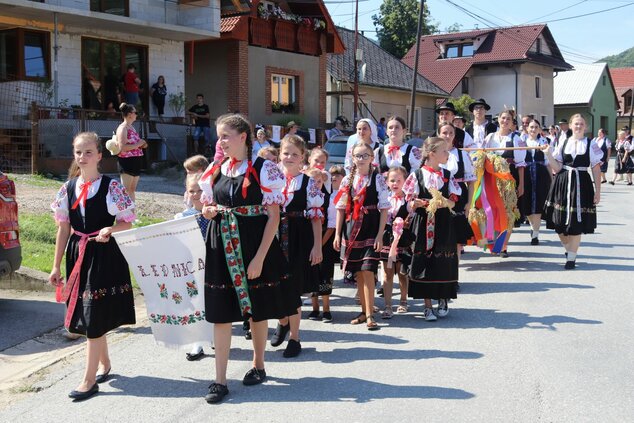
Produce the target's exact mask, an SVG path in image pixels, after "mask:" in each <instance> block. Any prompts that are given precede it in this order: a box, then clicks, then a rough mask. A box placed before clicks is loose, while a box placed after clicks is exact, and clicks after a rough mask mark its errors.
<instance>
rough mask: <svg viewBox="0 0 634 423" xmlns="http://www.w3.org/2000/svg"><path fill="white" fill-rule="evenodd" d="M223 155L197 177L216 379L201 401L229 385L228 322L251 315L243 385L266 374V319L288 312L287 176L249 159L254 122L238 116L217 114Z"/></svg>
mask: <svg viewBox="0 0 634 423" xmlns="http://www.w3.org/2000/svg"><path fill="white" fill-rule="evenodd" d="M216 127H217V132H218V144H220V146H221V148H222V150H223V152H224V154H225V155H226V158H225V159H224V160H223V161H222V162H219V163H216V164H212V165H211V166H210V167H209V168H208V169H207V170H206V171H205V172H204V173H203V176H202V178H201V179H200V183H199V184H200V187H201V188H202V190H203V197H202V199H201V201H202V202H203V204H204V205H205V206H204V207H203V216H205V217H206V218H208V219H211V223H210V226H209V233H208V234H207V240H206V246H207V256H206V263H205V314H206V319H207V321H208V322H211V323H214V346H215V350H216V353H215V355H216V380H215V382H213V383H212V384H211V385H210V386H209V393H208V394H207V395H206V397H205V400H206V401H207V402H209V403H216V402H220V401H222V399H223V398H224V396H225V395H227V394H228V393H229V391H228V389H227V364H228V361H229V350H230V347H231V323H232V322H242V321H244V320H245V319H249V318H250V319H251V331H252V336H253V367H252V369H251V370H249V371H248V372H247V373H246V375H245V376H244V379H243V381H242V382H243V383H244V384H245V385H255V384H258V383H262V382H264V381H265V379H266V372H265V370H264V350H265V347H266V338H267V332H268V327H267V319H281V318H283V317H285V316H288V315H289V310H290V309H291V305H290V304H287V301H286V299H287V298H288V294H287V292H288V290H289V289H291V287H290V283H289V281H288V280H287V266H288V265H287V262H286V259H285V258H284V255H283V253H282V249H281V247H280V244H279V241H278V240H277V238H276V236H275V235H276V233H277V229H278V225H279V217H280V209H279V207H280V205H281V204H283V203H284V196H283V195H282V189H283V188H284V183H285V178H284V175H283V174H282V172H281V171H280V170H279V168H278V167H277V166H276V165H275V163H272V162H269V161H266V160H264V159H262V158H259V157H258V158H257V159H256V160H255V162H251V160H250V159H251V157H252V153H251V146H252V144H251V124H250V123H249V121H247V120H246V118H244V117H243V116H242V115H239V114H229V115H224V116H220V117H218V118H217V120H216Z"/></svg>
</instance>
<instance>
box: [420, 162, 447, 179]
mask: <svg viewBox="0 0 634 423" xmlns="http://www.w3.org/2000/svg"><path fill="white" fill-rule="evenodd" d="M423 169H425V170H427V171H428V172H429V173H434V174H436V175H438V176H440V178H441V179H442V181H443V182H447V178H445V175H444V174H443V171H442V169H439V170H436V169H434V168H433V167H430V166H427V165H425V166H423Z"/></svg>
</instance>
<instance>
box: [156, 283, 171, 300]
mask: <svg viewBox="0 0 634 423" xmlns="http://www.w3.org/2000/svg"><path fill="white" fill-rule="evenodd" d="M156 284H157V285H158V287H159V294H160V296H161V298H165V299H167V296H168V294H167V288H165V284H164V283H158V282H157V283H156Z"/></svg>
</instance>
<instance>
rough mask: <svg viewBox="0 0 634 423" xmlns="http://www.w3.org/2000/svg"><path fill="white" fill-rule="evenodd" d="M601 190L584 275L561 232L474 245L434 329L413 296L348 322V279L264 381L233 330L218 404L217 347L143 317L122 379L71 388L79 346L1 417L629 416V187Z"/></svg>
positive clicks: (271, 351)
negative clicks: (191, 349) (494, 251)
mask: <svg viewBox="0 0 634 423" xmlns="http://www.w3.org/2000/svg"><path fill="white" fill-rule="evenodd" d="M603 187H604V193H603V199H602V204H601V205H600V207H599V216H598V220H599V227H598V230H597V233H596V234H594V235H588V236H585V237H584V238H583V240H582V247H581V250H580V254H579V257H578V260H577V261H578V268H577V269H576V270H574V271H564V270H563V264H564V258H563V249H562V247H561V246H560V244H559V243H558V241H557V240H556V235H555V234H554V233H552V232H551V231H543V232H542V235H541V236H540V239H541V241H542V243H541V245H539V246H536V247H535V246H531V245H529V241H530V239H529V230H528V227H527V226H523V227H522V228H521V229H520V230H518V231H517V232H516V233H515V234H514V235H513V238H512V240H511V244H510V247H509V252H510V254H511V257H509V258H508V259H501V258H497V257H491V256H489V255H486V254H484V253H482V252H480V251H477V250H476V249H475V248H469V249H468V253H467V254H466V255H465V256H464V260H463V263H462V265H461V272H460V277H461V281H462V283H461V287H462V289H461V292H460V293H459V298H458V299H457V300H455V301H453V302H452V303H451V304H450V314H449V316H448V317H447V318H445V319H442V320H438V321H437V322H435V323H428V322H425V321H424V320H423V319H422V307H421V304H420V302H418V301H417V302H415V303H414V305H413V306H412V305H411V306H410V313H408V314H407V315H403V316H401V315H396V316H395V317H394V318H393V319H392V320H390V321H379V324H380V325H381V330H379V331H378V332H368V331H367V330H366V329H365V327H363V326H351V325H349V324H348V323H347V322H348V321H349V320H350V319H351V318H352V317H354V315H355V314H356V312H357V306H355V305H354V302H353V300H352V297H353V294H354V292H353V290H352V289H350V288H349V287H342V286H339V287H338V288H337V289H336V290H335V292H334V295H333V301H332V303H333V314H334V318H335V322H334V323H333V324H326V323H322V322H313V321H308V320H303V321H302V332H301V339H302V345H303V347H304V351H303V353H302V354H301V355H300V356H299V357H297V358H295V359H285V358H283V357H282V350H283V347H284V345H283V346H282V347H280V348H272V347H270V346H268V347H267V367H266V370H267V373H268V374H269V379H268V381H267V383H265V384H264V385H261V386H254V387H246V386H243V385H242V384H241V379H242V376H243V375H244V373H245V372H246V371H247V370H248V369H249V368H250V357H251V353H250V351H251V350H250V343H249V341H246V340H244V338H242V336H240V335H241V333H242V331H241V328H240V327H239V326H236V327H235V328H234V333H235V335H236V336H235V337H234V338H233V345H232V347H233V348H232V351H231V358H232V360H231V362H230V364H229V369H228V376H229V390H230V395H229V396H228V397H227V398H226V401H225V402H224V403H222V404H218V405H208V404H207V403H206V402H205V401H204V399H203V397H204V395H205V394H206V392H207V386H208V384H209V382H210V380H211V378H212V377H213V372H214V370H213V366H214V360H213V355H210V356H207V357H205V358H204V359H203V360H201V361H199V362H194V363H190V362H187V361H186V360H185V357H184V352H174V351H171V350H167V349H163V348H160V347H158V346H155V345H154V343H153V340H152V336H151V334H150V333H149V329H148V328H147V327H139V328H136V329H134V330H133V332H132V333H131V334H130V335H129V336H119V337H118V338H117V341H116V342H114V343H113V344H111V346H110V352H111V356H112V363H113V370H112V371H113V374H114V377H113V378H112V379H111V380H110V381H108V382H107V383H105V384H103V385H102V386H101V391H100V393H99V394H98V395H97V396H96V397H94V398H92V399H90V400H89V401H87V402H84V403H73V402H71V401H70V399H69V398H67V397H66V395H67V393H68V392H69V391H70V390H72V389H74V388H75V386H76V385H77V383H78V382H79V380H80V378H81V376H82V372H83V366H84V357H83V354H75V355H73V356H71V357H69V358H68V359H67V360H65V362H63V363H61V364H58V365H56V366H53V367H50V368H49V369H48V371H47V372H46V374H45V375H43V376H41V378H40V380H39V381H37V382H34V384H33V386H32V388H33V390H39V392H37V393H33V394H27V395H24V394H22V395H19V396H16V397H15V399H14V401H13V403H12V404H11V405H9V406H7V407H5V408H4V409H3V410H1V411H0V421H12V422H21V421H29V422H30V421H38V422H48V421H51V422H59V421H126V422H128V421H139V422H145V421H153V422H156V421H165V422H173V421H196V422H202V421H253V420H254V419H257V421H263V422H268V421H271V422H273V421H274V422H297V421H311V422H312V421H315V422H323V421H349V422H357V421H387V420H395V421H461V422H463V421H465V422H466V421H475V422H481V421H487V422H489V421H514V422H551V421H552V422H596V421H602V422H622V421H633V420H634V417H633V416H634V366H632V363H634V342H633V340H632V334H633V333H634V323H633V320H632V309H633V305H634V304H633V302H634V301H633V298H634V295H633V294H634V288H633V287H634V284H632V270H633V269H634V260H633V259H632V257H634V243H633V242H632V238H633V237H634V230H633V229H634V226H633V225H632V223H631V220H632V219H631V212H629V211H630V210H632V208H633V206H634V189H633V187H627V186H625V185H617V186H615V187H612V186H608V185H603ZM381 301H382V300H380V299H378V300H377V304H379V305H382V302H381ZM410 301H411V300H410ZM410 304H411V302H410ZM304 309H305V310H307V311H308V310H309V307H305V308H304ZM307 311H306V313H305V315H306V314H307ZM60 320H61V317H60ZM269 326H270V327H271V328H273V327H274V323H273V322H270V323H269ZM271 330H272V329H271ZM3 334H4V329H3ZM206 351H208V352H211V351H210V350H209V348H207V349H206ZM12 395H13V394H12Z"/></svg>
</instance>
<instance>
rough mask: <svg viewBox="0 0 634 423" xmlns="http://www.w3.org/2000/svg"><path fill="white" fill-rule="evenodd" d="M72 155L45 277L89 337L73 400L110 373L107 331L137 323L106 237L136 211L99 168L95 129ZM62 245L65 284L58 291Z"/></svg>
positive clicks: (115, 250) (124, 275) (126, 275)
mask: <svg viewBox="0 0 634 423" xmlns="http://www.w3.org/2000/svg"><path fill="white" fill-rule="evenodd" d="M73 154H74V157H75V161H74V162H73V166H72V167H71V171H70V172H69V177H70V180H69V181H68V182H66V183H65V184H64V185H63V186H62V188H61V189H60V190H59V192H58V193H57V197H56V198H55V201H54V202H53V204H51V208H52V209H53V211H54V212H55V221H56V222H57V237H56V242H55V258H54V261H53V270H52V271H51V274H50V276H49V282H50V283H51V284H52V285H55V286H57V287H58V299H57V300H58V301H61V300H62V299H64V300H65V301H66V306H67V310H66V318H65V320H64V326H65V327H66V329H67V330H68V331H69V332H70V333H75V334H81V335H85V336H86V338H87V348H86V370H85V372H84V377H83V380H82V382H81V383H80V384H79V386H78V387H77V388H76V389H75V390H74V391H72V392H71V393H70V394H69V397H71V398H73V399H74V400H84V399H87V398H89V397H91V396H92V395H94V394H96V393H97V392H98V391H99V385H98V384H99V383H103V382H105V381H106V380H107V379H108V376H109V374H110V369H111V364H110V356H109V354H108V342H107V340H106V334H107V333H108V332H109V331H111V330H112V329H115V328H117V327H119V326H121V325H129V324H134V323H135V315H134V297H133V295H132V284H131V282H130V270H129V269H128V263H127V262H126V260H125V258H124V257H123V255H122V254H121V251H120V250H119V247H118V246H117V243H116V241H115V240H114V239H113V238H112V237H111V236H110V235H111V234H112V233H114V232H118V231H123V230H126V229H130V228H131V227H132V223H131V222H133V221H134V219H135V215H134V212H133V209H134V204H133V202H132V200H131V199H130V197H129V196H128V194H127V193H126V190H125V188H124V187H123V185H121V184H120V183H119V182H118V181H115V180H113V179H111V178H109V177H108V176H105V175H101V174H100V173H99V168H98V165H99V162H100V161H101V142H100V141H99V137H98V136H97V134H95V133H94V132H82V133H80V134H78V135H77V136H76V137H75V139H74V140H73ZM71 229H72V231H71ZM64 250H66V281H67V283H66V287H65V288H64V291H63V293H62V292H61V287H62V286H63V285H62V284H63V278H62V276H61V273H60V265H61V261H62V257H63V256H64Z"/></svg>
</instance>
